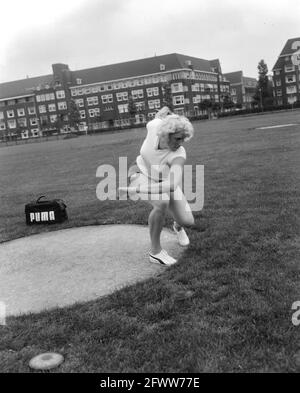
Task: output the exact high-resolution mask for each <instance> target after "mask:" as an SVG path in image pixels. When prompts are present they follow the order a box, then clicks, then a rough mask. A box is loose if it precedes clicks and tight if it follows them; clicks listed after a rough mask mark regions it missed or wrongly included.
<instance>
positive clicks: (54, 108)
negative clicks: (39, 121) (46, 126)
mask: <svg viewBox="0 0 300 393" xmlns="http://www.w3.org/2000/svg"><path fill="white" fill-rule="evenodd" d="M48 110H49V112H55V111H56V105H55V104H49V105H48Z"/></svg>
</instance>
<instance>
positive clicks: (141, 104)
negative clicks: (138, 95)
mask: <svg viewBox="0 0 300 393" xmlns="http://www.w3.org/2000/svg"><path fill="white" fill-rule="evenodd" d="M135 107H136V109H137V111H143V110H144V109H145V103H144V101H142V102H136V103H135Z"/></svg>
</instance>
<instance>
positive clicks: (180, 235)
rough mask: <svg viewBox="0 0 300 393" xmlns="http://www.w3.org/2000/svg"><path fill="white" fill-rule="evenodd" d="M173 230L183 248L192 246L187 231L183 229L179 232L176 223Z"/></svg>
mask: <svg viewBox="0 0 300 393" xmlns="http://www.w3.org/2000/svg"><path fill="white" fill-rule="evenodd" d="M173 230H174V232H175V233H176V235H177V239H178V243H179V244H180V245H181V246H183V247H184V246H188V245H189V244H190V239H189V238H188V236H187V234H186V232H185V230H184V229H183V228H181V229H180V231H178V230H177V229H176V226H175V222H174V223H173Z"/></svg>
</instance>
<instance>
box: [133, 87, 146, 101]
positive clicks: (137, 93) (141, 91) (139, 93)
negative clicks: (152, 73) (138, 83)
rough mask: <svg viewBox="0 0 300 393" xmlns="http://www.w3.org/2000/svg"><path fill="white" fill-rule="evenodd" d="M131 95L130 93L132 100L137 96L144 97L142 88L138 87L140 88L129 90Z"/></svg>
mask: <svg viewBox="0 0 300 393" xmlns="http://www.w3.org/2000/svg"><path fill="white" fill-rule="evenodd" d="M131 95H132V98H133V99H134V100H136V99H138V98H144V92H143V90H142V89H140V90H132V91H131Z"/></svg>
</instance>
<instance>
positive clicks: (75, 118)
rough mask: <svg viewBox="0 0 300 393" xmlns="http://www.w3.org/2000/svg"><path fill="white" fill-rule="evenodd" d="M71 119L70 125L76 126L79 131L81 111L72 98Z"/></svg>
mask: <svg viewBox="0 0 300 393" xmlns="http://www.w3.org/2000/svg"><path fill="white" fill-rule="evenodd" d="M69 121H70V126H71V127H73V128H75V130H76V131H78V125H79V123H80V113H79V110H78V108H77V105H76V102H75V101H74V100H70V109H69Z"/></svg>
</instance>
